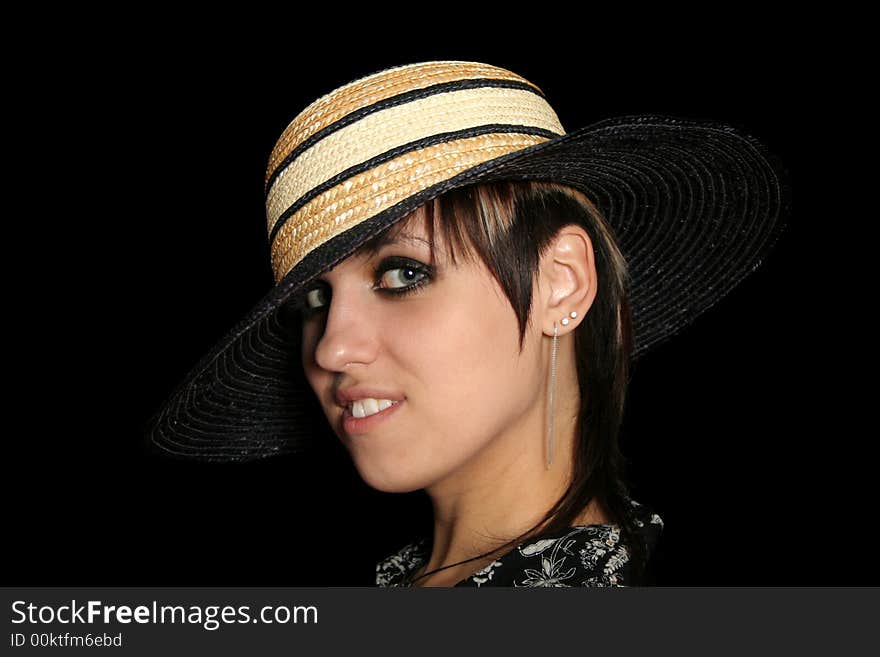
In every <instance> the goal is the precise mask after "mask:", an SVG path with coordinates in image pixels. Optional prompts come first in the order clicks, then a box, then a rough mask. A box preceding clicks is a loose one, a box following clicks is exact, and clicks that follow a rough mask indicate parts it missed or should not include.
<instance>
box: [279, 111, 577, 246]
mask: <svg viewBox="0 0 880 657" xmlns="http://www.w3.org/2000/svg"><path fill="white" fill-rule="evenodd" d="M504 132H515V133H518V134H526V135H538V136H541V137H547V138H548V139H555V138H557V137H560V136H561V135H559V134H557V133H555V132H552V131H550V130H546V129H544V128H537V127H535V126H526V125H511V124H507V123H490V124H487V125H481V126H478V127H476V128H465V129H464V130H454V131H452V132H439V133H437V134H436V135H431V136H429V137H424V138H422V139H417V140H416V141H412V142H410V143H408V144H403V145H402V146H397V147H395V148H392V149H391V150H388V151H385V152H384V153H381V154H379V155H377V156H376V157H373V158H371V159H369V160H367V161H366V162H361V163H360V164H356V165H355V166H353V167H349V168H348V169H346V170H345V171H341V172H340V173H339V174H337V175H335V176H333V177H332V178H330V179H329V180H326V181H325V182H323V183H321V184H320V185H318V186H316V187H313V188H312V189H310V190H309V191H308V192H306V193H305V194H303V195H302V196H301V197H300V198H298V199H297V200H296V201H295V202H294V203H293V204H291V206H290V207H289V208H287V209H286V210H285V211H284V212H282V213H281V214H280V215H279V217H278V221H276V222H275V225H274V226H272V230H271V232H270V233H269V245H270V247H271V245H272V244H273V243H274V242H275V237H276V236H277V235H278V231H279V230H281V226H283V225H284V224H285V223H286V221H287V219H288V218H289V217H290V216H291V215H292V214H294V213H296V212H297V211H298V210H299V209H300V208H302V207H303V206H304V205H305V204H306V203H308V202H309V201H311V200H312V199H313V198H315V197H316V196H318V195H320V194H323V193H324V192H325V191H326V190H328V189H331V188H333V187H335V186H336V185H339V184H340V183H342V182H344V181H345V180H346V179H348V178H350V177H352V176H356V175H357V174H359V173H363V172H364V171H368V170H370V169H372V168H374V167H376V166H379V165H380V164H382V163H383V162H387V161H388V160H392V159H394V158H395V157H397V156H398V155H403V154H404V153H407V152H410V151H417V150H420V149H422V148H426V147H428V146H432V145H434V144H438V143H442V142H447V141H456V140H459V139H466V138H468V137H476V136H478V135H483V134H490V133H491V134H497V133H504Z"/></svg>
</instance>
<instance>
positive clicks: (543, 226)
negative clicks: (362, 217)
mask: <svg viewBox="0 0 880 657" xmlns="http://www.w3.org/2000/svg"><path fill="white" fill-rule="evenodd" d="M423 207H424V208H425V210H426V211H427V213H426V214H427V226H428V231H429V236H430V242H431V257H432V263H431V264H432V266H433V264H434V262H433V259H434V245H435V234H436V230H437V228H438V227H439V229H440V230H442V231H443V237H444V241H445V244H446V245H447V248H448V249H449V250H450V254H449V255H450V256H451V258H452V260H453V262H454V263H457V262H458V256H459V255H463V256H464V257H465V258H469V259H473V258H474V257H475V256H476V257H479V258H480V259H481V260H482V261H483V262H484V263H485V265H486V266H487V267H488V269H489V271H490V272H491V273H492V275H493V276H494V277H495V278H496V279H497V281H498V282H499V284H500V285H501V287H502V288H503V290H504V292H505V294H506V296H507V298H508V300H509V301H510V303H511V305H512V307H513V310H514V312H515V313H516V317H517V319H518V321H519V327H520V349H522V347H523V343H524V339H525V332H526V327H527V324H528V322H529V319H530V313H531V301H532V290H533V285H534V284H535V283H536V282H537V275H538V264H539V261H540V258H541V256H542V254H543V253H544V251H545V250H546V249H547V248H548V246H549V245H550V243H551V241H552V239H553V238H554V237H555V236H556V235H557V233H558V232H559V230H560V229H561V228H563V227H564V226H566V225H570V224H576V225H579V226H581V227H582V228H583V229H584V230H585V231H586V232H587V234H588V235H589V236H590V239H591V241H592V244H593V250H594V254H595V265H596V274H597V276H598V285H599V289H598V291H597V294H596V297H595V300H594V301H593V304H592V305H591V307H590V309H589V311H588V312H587V314H586V316H585V317H584V320H583V321H582V322H581V324H580V325H579V326H578V327H577V329H576V330H575V332H574V333H575V354H576V355H575V357H576V359H577V376H578V386H579V388H580V399H581V401H580V409H579V413H578V422H577V435H576V444H575V446H574V458H573V463H572V472H571V482H572V483H571V485H570V486H569V487H568V489H567V491H566V492H565V494H564V495H563V496H562V497H560V498H559V499H558V500H557V502H556V503H555V504H554V505H553V506H552V507H551V508H550V509H549V510H548V511H547V513H546V514H545V516H544V518H542V519H541V520H540V521H539V522H538V523H537V524H536V525H534V526H533V527H532V528H531V529H529V530H527V531H526V532H524V533H523V534H521V535H519V536H517V537H515V538H513V539H511V540H509V541H508V542H507V543H505V544H504V545H502V546H499V547H497V548H494V549H493V550H491V551H490V552H487V553H485V554H482V555H478V556H476V557H473V558H472V559H468V560H465V561H462V562H458V563H466V562H467V561H473V560H474V559H480V558H483V557H488V556H489V555H490V554H493V553H495V552H498V551H499V550H500V549H502V548H506V547H512V546H515V545H517V544H519V543H521V542H522V541H524V540H525V539H527V538H528V537H529V536H533V535H537V534H539V533H549V532H555V531H558V530H563V529H565V528H567V527H570V526H572V524H573V522H574V520H575V519H576V518H577V516H578V515H579V514H580V513H582V512H583V511H584V509H586V508H587V506H588V505H589V504H590V502H591V501H592V500H593V499H596V500H597V501H598V503H599V504H600V505H601V506H602V507H604V509H605V510H606V512H607V513H608V514H609V516H610V517H611V521H612V522H614V523H616V524H617V525H618V526H619V527H620V531H621V540H622V541H623V542H624V543H625V544H626V545H627V548H628V550H629V553H630V563H629V566H630V568H631V570H630V576H631V582H632V583H633V584H641V583H643V580H644V577H645V570H646V565H647V557H648V555H647V547H646V546H645V544H644V543H643V542H642V539H641V538H640V536H639V534H638V531H637V527H636V524H635V518H634V509H633V506H632V504H631V503H630V499H631V497H630V493H629V487H628V484H627V482H626V472H625V458H624V456H623V454H622V452H621V450H620V444H619V433H620V427H621V423H622V420H623V413H624V405H625V399H626V390H627V385H628V382H629V366H630V355H631V352H632V319H631V312H630V306H629V303H628V300H627V294H626V289H627V277H628V273H627V263H626V261H625V259H624V257H623V255H622V254H621V252H620V250H619V248H618V247H617V244H616V240H615V235H614V232H613V230H612V229H611V227H610V226H609V225H608V224H607V222H606V221H605V219H604V218H603V217H602V215H601V213H600V212H599V210H598V209H597V208H596V206H595V205H594V204H593V203H592V202H591V200H590V199H589V198H588V197H587V196H586V195H585V194H584V193H582V192H580V191H579V190H576V189H574V188H572V187H568V186H565V185H561V184H557V183H553V182H537V181H522V182H520V181H502V182H495V183H480V184H476V185H471V186H467V187H461V188H457V189H454V190H452V191H449V192H447V193H445V194H443V195H442V196H440V197H438V198H436V199H434V200H433V201H430V202H429V203H427V204H426V205H425V206H423ZM413 216H415V213H413ZM411 219H412V217H408V218H405V219H403V220H401V221H400V222H398V224H395V226H393V227H392V228H395V229H397V228H398V227H399V228H402V227H403V226H404V225H405V224H406V223H407V222H408V221H409V220H411ZM389 230H390V229H389ZM385 232H388V231H385ZM383 235H384V233H383ZM383 235H379V236H378V237H377V238H374V240H371V241H375V240H377V239H380V238H381V237H382V236H383ZM362 248H369V243H368V244H367V245H364V247H362ZM458 563H456V564H451V565H458ZM446 567H449V566H444V567H443V568H446ZM438 570H441V569H438ZM432 572H434V571H432Z"/></svg>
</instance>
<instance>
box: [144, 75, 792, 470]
mask: <svg viewBox="0 0 880 657" xmlns="http://www.w3.org/2000/svg"><path fill="white" fill-rule="evenodd" d="M495 180H549V181H556V182H559V183H563V184H567V185H570V186H573V187H575V188H578V189H580V190H581V191H583V192H584V193H585V194H586V195H587V196H588V197H589V198H590V199H591V200H592V201H593V202H594V203H595V204H596V206H597V207H598V208H599V210H600V211H601V212H602V214H603V215H604V217H605V218H606V219H607V220H608V222H609V223H610V224H611V225H612V227H613V228H614V230H615V232H616V237H617V243H618V245H619V247H620V249H621V251H622V252H623V255H624V256H625V257H626V259H627V260H628V262H629V266H630V273H631V289H629V290H628V293H629V295H630V303H631V306H632V315H633V330H634V342H635V345H634V353H633V354H632V357H633V358H638V357H639V356H640V355H642V354H643V353H645V352H646V351H647V350H648V349H650V348H651V347H652V346H654V345H656V344H658V343H659V342H660V341H662V340H664V339H666V338H668V337H670V336H672V335H673V334H675V333H676V332H678V331H679V330H680V329H681V328H682V327H684V326H685V325H687V324H689V323H690V322H692V321H693V320H694V319H695V318H696V317H697V316H698V315H699V314H701V313H702V312H704V311H705V310H706V309H708V308H709V307H711V306H712V305H713V304H715V303H716V302H717V301H718V300H720V299H721V298H722V297H723V296H725V295H726V294H727V293H728V292H730V290H731V289H732V288H733V287H734V286H735V285H737V284H738V283H739V282H740V281H741V280H742V279H743V277H745V276H746V275H747V274H749V273H750V272H751V271H753V270H754V269H755V268H756V267H757V266H758V265H759V264H760V263H761V261H762V259H763V257H764V256H765V255H766V253H767V251H768V250H769V249H770V247H771V246H772V245H773V244H774V243H775V242H776V240H777V239H778V236H779V234H780V231H781V230H782V229H783V226H784V220H785V217H786V216H787V215H788V211H789V207H790V198H791V194H790V188H789V183H788V175H787V173H786V171H785V168H784V167H783V165H782V164H781V163H780V162H779V161H778V159H777V158H776V157H775V156H774V155H773V154H772V153H770V152H768V150H767V149H766V148H765V147H764V146H763V145H762V144H761V143H759V142H758V141H757V140H756V139H755V138H753V137H751V136H750V135H748V134H746V133H745V132H744V131H743V130H742V129H740V128H738V127H734V126H731V125H727V124H724V123H720V122H709V121H696V120H686V119H681V118H676V117H668V116H656V115H638V116H622V117H616V118H610V119H606V120H603V121H599V122H598V123H594V124H592V125H588V126H585V127H582V128H580V129H578V130H575V131H573V132H569V133H566V131H565V130H564V129H563V127H562V125H561V124H560V122H559V119H558V118H557V115H556V112H555V111H554V110H553V108H552V107H551V105H550V104H549V102H548V99H547V98H546V97H545V95H544V93H543V92H542V91H541V89H540V88H539V87H538V86H537V85H535V84H534V83H532V82H530V81H529V80H526V79H525V78H523V77H521V76H519V75H517V74H516V73H513V72H511V71H508V70H506V69H503V68H499V67H497V66H491V65H488V64H483V63H478V62H464V61H431V62H422V63H415V64H408V65H404V66H396V67H393V68H388V69H385V70H382V71H379V72H377V73H373V74H371V75H368V76H365V77H362V78H360V79H357V80H355V81H353V82H350V83H348V84H346V85H344V86H341V87H339V88H337V89H335V90H333V91H331V92H330V93H328V94H326V95H324V96H322V97H321V98H318V99H317V100H315V101H314V102H313V103H311V104H310V105H309V106H308V107H306V108H305V109H304V110H303V111H302V112H301V113H300V114H299V115H298V116H296V118H294V119H293V121H291V122H290V124H289V125H288V126H287V128H286V129H285V130H284V132H283V133H282V134H281V136H280V137H279V139H278V141H277V143H276V144H275V147H274V148H273V150H272V153H271V155H270V157H269V164H268V168H267V170H266V186H265V192H266V218H267V225H266V228H267V232H268V236H269V245H270V257H271V263H272V270H273V272H274V278H275V285H274V286H273V287H272V288H271V289H270V290H269V291H268V292H267V293H266V294H265V295H264V296H263V298H261V299H260V300H259V301H258V302H257V303H256V305H254V307H253V308H252V309H251V310H250V312H248V313H247V315H246V316H245V317H243V318H242V319H241V320H240V321H239V322H238V323H237V324H236V325H235V326H234V327H233V328H232V329H230V330H229V331H228V333H227V334H226V335H225V336H224V337H223V338H222V339H221V340H220V341H219V342H218V343H217V344H216V345H215V346H214V347H213V348H212V349H211V351H210V352H209V353H208V354H206V355H205V356H204V357H203V358H202V359H201V360H200V362H199V363H198V364H197V365H196V366H195V367H194V368H193V369H192V370H191V371H190V373H189V374H188V375H187V376H186V377H185V378H184V380H183V381H182V382H181V383H180V384H179V386H178V387H177V388H176V390H174V391H173V392H172V393H171V394H170V396H169V397H168V399H167V401H166V402H165V403H164V404H163V405H162V407H161V408H160V409H159V410H158V412H157V413H156V414H155V415H154V416H153V417H152V418H150V420H149V421H148V422H147V425H146V434H147V436H148V439H149V440H150V442H151V443H152V444H153V445H154V446H155V447H157V448H159V449H161V450H162V451H163V452H164V453H167V454H170V455H175V456H179V457H186V458H198V459H201V460H212V461H242V460H250V459H256V458H262V457H266V456H271V455H274V454H281V453H289V452H295V451H298V450H301V449H304V448H307V447H309V446H310V445H311V444H312V442H313V440H312V434H313V432H314V428H315V427H316V426H320V425H321V424H322V423H323V424H326V419H325V417H324V415H323V412H322V411H321V408H320V406H319V405H317V403H316V402H315V399H314V393H313V391H312V390H311V387H310V386H309V384H308V382H307V381H306V379H305V375H304V373H303V372H302V366H301V362H300V355H299V353H298V350H299V347H298V344H297V341H298V335H295V334H294V333H296V332H292V331H291V330H290V328H289V326H288V325H287V324H285V322H283V321H281V318H280V312H279V310H280V309H281V308H282V307H283V306H284V305H285V304H286V303H287V302H289V301H290V300H292V299H297V298H298V295H299V293H300V292H303V291H305V290H306V286H307V285H308V284H309V283H310V281H312V280H313V279H314V278H316V277H317V276H318V275H320V274H321V273H323V272H325V271H327V270H329V269H331V268H333V267H334V266H335V265H336V264H337V263H339V262H340V261H341V260H343V259H344V258H346V257H347V256H348V255H350V254H351V253H353V252H354V251H355V250H356V249H357V248H358V247H359V246H360V245H362V244H363V243H364V242H365V241H367V240H368V239H370V238H371V237H374V236H375V235H376V234H378V233H379V232H381V231H382V230H384V229H386V228H388V227H389V226H390V225H392V224H394V223H395V222H396V221H398V220H400V219H401V218H403V217H405V216H406V215H407V214H409V213H410V212H412V211H413V210H415V209H416V208H418V207H419V206H421V205H422V204H424V203H425V202H426V201H428V200H430V199H432V198H434V197H436V196H438V195H440V194H442V193H444V192H446V191H448V190H450V189H452V188H456V187H460V186H463V185H469V184H473V183H478V182H488V181H495ZM288 324H289V323H288Z"/></svg>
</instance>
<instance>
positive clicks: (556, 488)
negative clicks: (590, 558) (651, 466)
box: [415, 360, 580, 586]
mask: <svg viewBox="0 0 880 657" xmlns="http://www.w3.org/2000/svg"><path fill="white" fill-rule="evenodd" d="M568 362H571V361H570V360H569V361H568ZM556 385H557V389H556V392H555V401H554V408H555V412H554V432H553V433H554V438H553V442H554V447H553V463H552V464H551V465H550V467H549V469H548V467H547V451H546V450H547V423H548V418H549V415H548V412H549V407H548V405H547V403H546V399H545V400H542V401H540V402H539V403H536V404H535V405H534V408H533V409H531V410H530V411H529V412H528V413H527V414H526V415H525V416H523V417H521V418H518V420H517V422H516V423H515V426H513V427H511V428H510V430H509V431H507V432H506V433H505V434H504V435H500V436H498V437H497V438H496V439H494V440H492V441H490V442H489V443H488V444H487V447H486V448H485V449H484V450H483V451H482V452H480V453H479V454H478V455H477V456H476V457H475V458H473V459H472V460H471V461H469V462H468V463H467V465H466V466H465V467H463V468H460V469H459V470H457V471H456V472H455V473H453V475H451V476H450V477H447V478H446V479H444V480H442V481H440V482H437V483H436V484H434V485H432V486H430V487H428V488H426V492H427V493H428V495H429V496H430V498H431V502H432V505H433V509H434V542H433V545H432V550H431V556H430V558H429V560H428V562H427V563H426V565H425V566H424V567H422V568H421V569H419V571H418V572H416V573H415V577H418V576H419V575H421V574H423V573H427V572H430V571H432V570H435V569H437V568H440V567H442V566H445V565H448V564H453V563H456V562H458V561H463V560H465V559H469V558H471V557H474V556H477V555H480V554H482V553H484V552H488V551H489V550H493V549H496V548H498V551H497V552H495V553H492V554H490V555H488V556H486V557H483V558H481V559H477V560H474V561H468V562H466V563H463V564H460V565H457V566H453V567H451V568H447V569H445V570H442V571H440V572H438V573H436V574H435V575H428V576H427V577H425V578H423V579H421V580H420V581H419V582H416V585H418V586H426V585H427V586H430V585H434V586H452V585H454V584H455V583H457V582H458V581H461V580H462V579H464V578H465V577H467V576H468V575H470V574H473V573H474V572H476V571H478V570H480V569H481V568H483V567H484V566H485V565H487V564H488V563H491V561H492V560H493V559H495V558H497V557H499V556H501V555H502V554H504V553H506V552H508V551H509V550H510V549H512V547H511V546H506V547H505V546H504V544H505V543H507V542H508V541H509V540H511V539H512V538H514V537H516V536H518V535H519V534H521V533H522V532H524V531H527V530H529V529H530V528H532V527H533V526H534V525H535V524H536V523H537V522H539V521H540V520H541V519H542V518H543V517H544V515H545V514H546V512H547V511H548V510H549V509H550V508H551V507H552V506H553V504H555V503H556V501H557V500H558V499H559V497H560V496H561V495H562V494H563V493H564V492H565V491H566V489H567V488H568V486H569V485H570V483H571V465H572V449H573V445H574V444H575V431H576V428H577V427H576V421H577V414H578V410H579V402H580V395H579V392H578V387H577V380H576V374H575V373H574V372H573V371H569V372H562V373H561V372H559V371H557V381H556ZM560 391H567V392H568V394H560ZM526 493H527V494H526Z"/></svg>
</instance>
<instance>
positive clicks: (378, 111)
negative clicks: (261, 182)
mask: <svg viewBox="0 0 880 657" xmlns="http://www.w3.org/2000/svg"><path fill="white" fill-rule="evenodd" d="M564 134H565V131H564V130H563V128H562V125H561V124H560V123H559V119H558V118H557V116H556V113H555V112H554V111H553V108H551V107H550V105H549V104H548V103H547V100H546V99H545V98H544V94H543V93H542V92H541V90H540V89H539V88H538V87H537V86H536V85H534V84H532V83H531V82H529V81H528V80H526V79H524V78H522V77H520V76H518V75H516V74H514V73H511V72H510V71H507V70H504V69H502V68H498V67H495V66H489V65H486V64H480V63H475V62H428V63H424V64H416V65H410V66H402V67H396V68H392V69H389V70H385V71H382V72H379V73H376V74H374V75H370V76H368V77H365V78H362V79H360V80H357V81H355V82H352V83H349V84H347V85H345V86H343V87H340V88H339V89H337V90H335V91H333V92H331V93H329V94H327V95H326V96H323V97H322V98H319V99H318V100H316V101H315V102H313V103H312V104H311V105H309V106H308V107H307V108H306V109H305V110H303V112H301V113H300V114H299V115H298V116H297V117H296V118H295V119H293V121H291V122H290V124H289V125H288V126H287V128H286V129H285V130H284V132H283V134H282V135H281V137H280V138H279V139H278V141H277V143H276V144H275V148H274V149H273V150H272V154H271V156H270V158H269V165H268V168H267V170H266V217H267V220H268V224H267V228H268V231H269V243H270V244H271V258H272V270H273V272H274V273H275V280H276V282H277V281H280V280H281V279H282V278H283V277H284V275H285V274H287V272H289V271H290V270H291V269H292V268H293V267H294V265H296V264H297V263H298V262H300V261H301V260H302V258H303V257H304V256H305V254H307V253H308V252H309V251H311V250H312V249H314V248H316V247H318V246H320V245H321V244H323V243H325V242H326V241H328V240H330V239H332V238H333V237H336V236H337V235H340V234H341V233H343V232H345V231H346V230H348V229H349V228H351V227H352V226H353V225H355V224H358V223H361V222H362V221H364V220H365V219H368V218H370V217H373V216H375V215H377V214H379V213H380V212H382V211H383V210H386V209H388V208H389V207H391V206H392V205H394V204H395V203H397V202H399V201H400V200H401V199H404V198H406V197H408V196H411V195H413V194H414V193H416V192H419V191H422V190H424V189H427V188H428V187H431V186H433V185H436V184H437V183H439V182H442V181H444V180H449V179H450V178H452V177H454V176H455V175H457V174H460V173H461V172H463V171H465V170H467V169H470V168H472V167H474V166H476V165H479V164H482V163H484V162H487V161H489V160H492V159H494V158H497V157H499V156H501V155H506V154H508V153H513V152H515V151H519V150H522V149H524V148H528V147H530V146H534V145H535V144H539V143H542V142H545V141H549V140H550V139H553V138H555V137H559V136H561V135H564Z"/></svg>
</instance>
